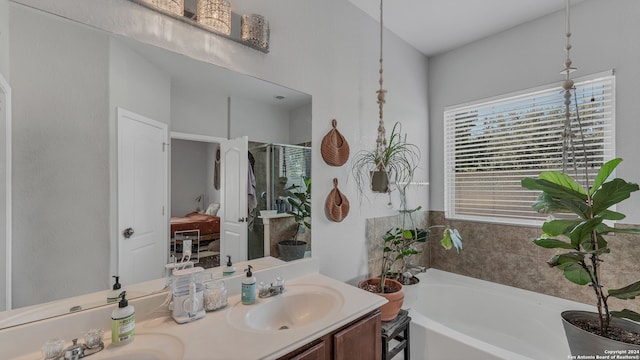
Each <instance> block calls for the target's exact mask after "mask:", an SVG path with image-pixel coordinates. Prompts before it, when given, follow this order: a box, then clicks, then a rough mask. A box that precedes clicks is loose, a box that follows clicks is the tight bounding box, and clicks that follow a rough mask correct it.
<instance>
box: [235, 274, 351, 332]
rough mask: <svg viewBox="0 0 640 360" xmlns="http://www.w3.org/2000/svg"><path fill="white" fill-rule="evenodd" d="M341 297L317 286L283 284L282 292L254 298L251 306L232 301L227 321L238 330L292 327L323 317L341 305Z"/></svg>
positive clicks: (327, 288) (324, 287)
mask: <svg viewBox="0 0 640 360" xmlns="http://www.w3.org/2000/svg"><path fill="white" fill-rule="evenodd" d="M343 303H344V298H343V297H342V295H341V294H340V293H339V292H338V291H336V290H334V289H331V288H329V287H326V286H321V285H303V284H295V285H287V286H286V287H285V292H284V293H283V294H280V295H276V296H273V297H270V298H264V299H256V303H255V304H253V305H243V304H242V303H241V302H238V303H237V304H235V305H234V306H233V307H232V308H231V309H230V311H229V313H228V315H227V321H228V322H229V323H230V324H231V325H232V326H234V327H236V328H239V329H241V330H254V331H279V330H287V329H295V328H299V327H303V326H307V325H311V324H314V323H316V322H318V321H320V320H327V319H328V318H330V316H331V315H332V314H335V313H337V312H338V311H340V309H341V308H342V305H343Z"/></svg>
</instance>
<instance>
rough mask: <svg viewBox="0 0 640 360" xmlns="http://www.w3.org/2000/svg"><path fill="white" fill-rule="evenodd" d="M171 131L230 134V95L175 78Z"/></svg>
mask: <svg viewBox="0 0 640 360" xmlns="http://www.w3.org/2000/svg"><path fill="white" fill-rule="evenodd" d="M171 131H178V132H183V133H188V134H197V135H207V136H215V137H221V138H227V133H228V130H227V95H226V94H221V93H217V92H216V91H215V89H202V88H199V87H194V86H192V85H190V84H184V83H183V82H180V81H173V82H172V83H171Z"/></svg>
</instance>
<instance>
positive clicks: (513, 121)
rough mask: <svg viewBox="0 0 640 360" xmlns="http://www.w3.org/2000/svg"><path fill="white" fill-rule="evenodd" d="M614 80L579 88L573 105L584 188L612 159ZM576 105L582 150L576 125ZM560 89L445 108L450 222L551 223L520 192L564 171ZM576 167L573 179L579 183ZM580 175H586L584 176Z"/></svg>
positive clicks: (530, 196)
mask: <svg viewBox="0 0 640 360" xmlns="http://www.w3.org/2000/svg"><path fill="white" fill-rule="evenodd" d="M614 80H615V77H614V76H613V75H610V74H608V75H606V76H603V74H598V75H597V76H592V77H591V78H590V79H586V80H584V79H582V80H581V81H576V84H575V87H576V94H575V97H572V105H571V113H572V115H571V116H572V130H573V132H574V136H575V138H574V147H575V151H576V154H577V156H576V158H575V162H576V163H575V167H577V168H578V177H580V178H581V179H582V181H584V175H580V174H584V156H583V154H585V153H586V155H587V157H588V159H589V162H590V164H591V165H592V166H593V167H592V168H590V169H589V171H590V173H592V174H593V175H591V176H590V179H593V177H594V175H595V173H596V172H597V170H598V168H599V167H600V165H602V163H603V162H605V161H607V160H609V159H611V158H613V157H614V147H613V140H614V87H615V86H614V83H615V82H614ZM576 101H577V104H578V108H579V117H580V122H581V123H582V129H583V133H584V142H583V141H582V140H581V139H580V135H579V125H578V122H577V121H576V114H575V113H576V108H575V103H576ZM564 111H565V110H564V97H563V91H562V88H561V87H559V86H557V87H545V88H538V89H535V90H529V91H526V92H525V93H518V94H511V95H506V96H504V97H501V98H500V99H497V100H496V99H494V100H491V101H482V102H477V103H473V104H467V105H463V106H455V107H450V108H447V109H446V110H445V112H444V121H445V216H446V217H447V218H453V219H466V220H480V221H489V222H504V223H519V224H537V223H539V222H540V220H542V219H544V218H546V215H542V214H536V213H535V212H534V211H533V210H532V209H531V205H532V204H533V202H534V201H535V199H536V198H537V196H538V193H537V192H534V191H530V190H526V189H524V188H522V186H521V184H520V181H521V180H522V179H523V178H525V177H537V176H538V174H539V173H540V172H541V171H546V170H562V129H563V123H564ZM575 167H574V163H573V162H570V163H569V166H568V171H567V172H568V173H569V175H571V176H576V174H575V171H574V168H575ZM580 170H581V171H580Z"/></svg>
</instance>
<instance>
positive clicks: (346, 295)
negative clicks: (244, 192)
mask: <svg viewBox="0 0 640 360" xmlns="http://www.w3.org/2000/svg"><path fill="white" fill-rule="evenodd" d="M259 280H260V279H259ZM307 284H310V285H320V286H325V287H330V288H331V289H333V290H335V291H337V292H339V293H340V294H341V295H342V296H343V300H344V301H343V303H342V307H341V309H340V310H339V311H337V312H335V313H332V314H331V315H328V316H326V317H324V318H322V319H320V320H318V321H316V322H313V323H310V324H308V325H305V326H300V327H297V328H295V329H289V330H282V331H259V330H246V329H241V328H240V327H238V326H233V325H232V324H230V320H229V319H228V317H229V313H230V311H231V310H232V309H233V306H234V304H237V303H239V302H240V295H238V294H236V295H233V296H230V297H229V300H228V303H229V304H228V305H227V307H226V308H224V309H221V310H218V311H214V312H208V313H207V315H206V316H205V317H204V318H202V319H199V320H195V321H193V322H190V323H186V324H177V323H176V322H175V321H174V320H173V319H172V318H171V316H168V317H159V318H155V319H151V320H147V321H142V322H139V323H138V324H136V336H138V337H140V338H141V340H140V345H142V343H143V341H142V339H143V338H150V337H146V335H150V334H166V335H171V336H174V337H177V338H179V339H180V340H181V342H182V343H183V345H184V357H183V358H184V359H189V360H191V359H211V360H216V359H221V360H235V359H237V360H247V359H276V358H278V357H280V356H282V355H285V354H287V353H289V352H290V351H292V350H295V349H297V348H299V347H300V346H303V345H305V344H307V343H309V342H310V341H313V340H315V339H317V338H319V337H321V336H323V335H325V334H327V333H330V332H332V331H334V330H336V329H338V328H340V327H342V326H344V325H346V324H348V323H350V322H352V321H353V320H356V319H358V318H359V317H361V316H363V315H365V314H367V313H369V312H371V311H373V310H375V309H377V308H379V307H380V306H382V305H383V304H384V303H385V302H386V300H385V299H384V298H382V297H380V296H378V295H375V294H371V293H368V292H366V291H363V290H360V289H358V288H356V287H354V286H351V285H348V284H345V283H343V282H340V281H337V280H334V279H331V278H329V277H326V276H324V275H321V274H319V273H310V274H306V275H302V276H300V277H296V278H294V279H292V280H288V281H287V282H286V285H285V291H286V288H287V286H295V285H307ZM278 296H280V295H277V296H275V297H273V298H268V299H259V298H257V297H256V302H257V303H259V302H261V301H275V300H276V299H277V297H278ZM257 303H256V304H254V305H241V304H240V305H239V306H258V304H257ZM106 330H107V329H105V331H106ZM53 336H55V334H52V337H53ZM105 338H106V339H108V340H109V341H105V345H106V349H105V350H103V351H102V352H100V353H98V354H95V355H91V356H90V357H89V359H96V360H99V359H100V358H103V357H108V356H109V355H110V354H112V355H114V356H115V355H117V353H118V352H121V351H125V350H126V351H131V350H135V349H136V345H137V344H136V340H137V339H134V340H133V342H131V343H130V344H126V345H124V346H120V347H112V346H111V345H110V344H109V343H110V333H106V334H105ZM41 357H42V355H41V354H40V353H31V354H29V355H26V356H22V357H20V358H19V359H25V360H26V359H34V360H35V359H41Z"/></svg>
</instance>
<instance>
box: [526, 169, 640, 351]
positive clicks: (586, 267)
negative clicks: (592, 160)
mask: <svg viewBox="0 0 640 360" xmlns="http://www.w3.org/2000/svg"><path fill="white" fill-rule="evenodd" d="M621 161H622V160H621V159H619V158H618V159H613V160H611V161H609V162H607V163H605V164H604V165H603V166H602V167H601V168H600V170H599V172H598V174H597V175H596V177H595V179H594V181H593V184H592V185H591V186H589V185H588V180H587V185H586V186H585V187H583V186H581V185H580V184H579V183H578V181H576V180H575V179H574V178H572V177H570V176H568V175H566V174H564V173H562V172H558V171H547V172H543V173H541V174H540V175H539V176H538V177H537V178H526V179H523V180H522V186H523V187H525V188H527V189H530V190H540V191H542V193H541V194H540V195H539V196H538V199H537V201H536V202H535V203H534V205H533V208H534V209H535V210H537V211H540V212H550V213H565V214H566V213H568V214H571V216H570V217H563V218H559V219H553V220H549V221H546V222H545V223H544V224H543V225H542V230H543V232H544V233H543V235H542V236H540V237H539V238H537V239H535V240H533V242H534V243H535V244H536V245H538V246H541V247H544V248H550V249H559V250H561V252H560V253H558V254H557V255H555V256H553V257H552V258H551V259H550V260H549V261H548V264H549V265H550V266H551V267H555V268H557V269H559V270H561V271H562V272H563V273H564V276H565V278H566V279H567V280H569V281H570V282H572V283H575V284H578V285H589V286H590V287H592V288H593V291H594V295H595V300H596V307H597V313H591V312H580V311H565V312H563V313H562V318H563V324H564V327H565V332H566V334H567V339H568V341H569V346H570V348H571V353H572V354H574V355H594V356H595V355H604V351H605V350H611V349H634V350H633V351H636V352H635V354H638V352H637V351H639V350H640V325H639V324H638V323H634V322H632V321H628V320H625V318H626V319H629V320H633V321H640V314H638V313H636V312H634V311H631V310H628V309H624V310H622V311H611V310H610V309H609V306H608V300H609V298H610V297H614V298H618V299H623V300H627V299H633V298H635V297H636V296H640V281H636V282H634V283H632V284H629V285H627V286H624V287H621V288H618V289H608V290H605V284H603V282H602V275H601V273H602V271H603V266H602V264H603V262H604V255H605V254H608V253H610V252H611V247H610V244H609V242H607V240H606V239H605V238H604V235H607V234H611V233H632V234H640V229H637V228H614V227H611V226H609V225H607V224H606V223H605V221H606V220H614V221H615V220H622V219H623V218H625V215H624V214H622V213H620V212H616V211H613V210H610V208H611V207H612V206H614V205H616V204H619V203H620V202H622V201H624V200H625V199H627V198H629V197H630V194H631V193H632V192H635V191H638V189H639V188H638V185H637V184H633V183H629V182H627V181H625V180H623V179H619V178H615V179H612V180H608V178H609V177H610V175H611V174H612V173H613V171H614V170H615V168H616V167H617V166H618V164H619V163H620V162H621ZM614 267H615V265H614ZM622 334H626V335H622ZM625 336H629V337H630V338H635V341H636V345H631V344H629V343H627V341H629V340H627V339H625Z"/></svg>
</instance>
